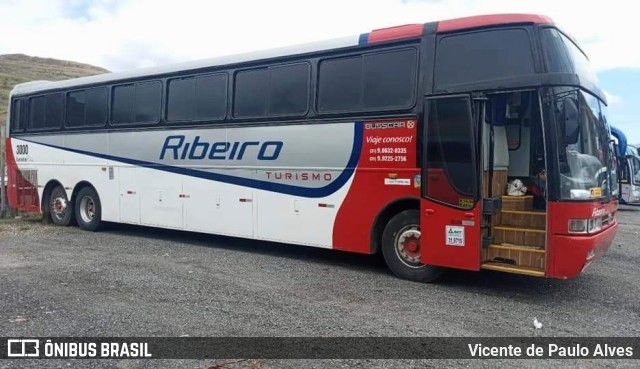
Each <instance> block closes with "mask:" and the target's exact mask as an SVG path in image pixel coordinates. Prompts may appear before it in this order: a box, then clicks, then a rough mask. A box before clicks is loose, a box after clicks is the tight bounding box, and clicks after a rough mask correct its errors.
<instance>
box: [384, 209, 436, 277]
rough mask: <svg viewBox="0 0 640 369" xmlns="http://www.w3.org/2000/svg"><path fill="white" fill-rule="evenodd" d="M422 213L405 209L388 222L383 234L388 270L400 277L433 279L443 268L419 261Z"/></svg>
mask: <svg viewBox="0 0 640 369" xmlns="http://www.w3.org/2000/svg"><path fill="white" fill-rule="evenodd" d="M421 238H422V237H421V234H420V212H419V211H418V210H405V211H403V212H401V213H399V214H397V215H396V216H394V217H393V218H391V220H390V221H389V223H387V226H386V227H385V228H384V232H383V233H382V254H383V255H384V260H385V261H386V263H387V266H389V269H391V271H392V272H393V273H394V274H395V275H397V276H398V277H400V278H404V279H409V280H412V281H417V282H432V281H434V280H436V279H437V278H438V277H439V276H440V275H441V274H442V272H443V269H442V268H438V267H434V266H429V265H425V264H422V263H421V262H420V254H421V251H420V246H421Z"/></svg>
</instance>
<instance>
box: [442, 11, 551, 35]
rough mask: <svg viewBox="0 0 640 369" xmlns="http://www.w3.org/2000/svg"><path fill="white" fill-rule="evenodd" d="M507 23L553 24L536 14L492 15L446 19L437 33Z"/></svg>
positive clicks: (549, 19) (546, 18) (548, 19)
mask: <svg viewBox="0 0 640 369" xmlns="http://www.w3.org/2000/svg"><path fill="white" fill-rule="evenodd" d="M509 23H536V24H553V20H551V18H549V17H547V16H544V15H538V14H492V15H477V16H473V17H465V18H456V19H448V20H443V21H440V22H438V32H450V31H458V30H462V29H467V28H476V27H485V26H493V25H499V24H509Z"/></svg>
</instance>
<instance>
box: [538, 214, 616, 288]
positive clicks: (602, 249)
mask: <svg viewBox="0 0 640 369" xmlns="http://www.w3.org/2000/svg"><path fill="white" fill-rule="evenodd" d="M617 229H618V223H617V222H616V223H614V224H612V225H611V226H610V227H608V228H607V229H605V230H603V231H601V232H599V233H597V234H594V235H592V236H573V235H554V236H553V241H552V242H553V252H552V253H551V255H549V256H550V260H548V261H547V262H548V264H547V265H548V267H549V272H548V273H547V277H551V278H560V279H568V278H573V277H577V276H579V275H580V274H581V273H582V272H583V271H584V270H585V269H586V268H587V267H589V266H590V265H591V263H593V262H594V261H595V260H597V259H599V258H600V257H601V256H602V255H604V254H605V253H606V252H607V250H608V249H609V246H611V243H612V242H613V238H614V237H615V235H616V230H617Z"/></svg>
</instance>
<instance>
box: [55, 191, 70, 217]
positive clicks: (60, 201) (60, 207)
mask: <svg viewBox="0 0 640 369" xmlns="http://www.w3.org/2000/svg"><path fill="white" fill-rule="evenodd" d="M68 204H69V202H68V201H67V197H66V196H65V195H64V193H57V194H54V196H52V197H51V214H53V216H55V217H56V218H57V219H60V220H62V219H64V218H65V216H66V215H67V205H68Z"/></svg>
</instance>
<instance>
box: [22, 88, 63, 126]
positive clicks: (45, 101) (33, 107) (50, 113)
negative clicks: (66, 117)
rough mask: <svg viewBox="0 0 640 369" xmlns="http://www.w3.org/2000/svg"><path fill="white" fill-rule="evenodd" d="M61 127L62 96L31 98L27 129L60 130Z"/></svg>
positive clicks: (52, 95)
mask: <svg viewBox="0 0 640 369" xmlns="http://www.w3.org/2000/svg"><path fill="white" fill-rule="evenodd" d="M61 126H62V94H50V95H45V96H38V97H33V98H31V101H30V107H29V129H34V130H38V129H47V128H60V127H61Z"/></svg>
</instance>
